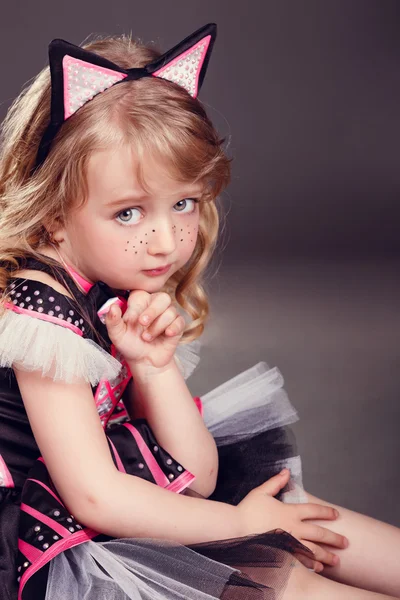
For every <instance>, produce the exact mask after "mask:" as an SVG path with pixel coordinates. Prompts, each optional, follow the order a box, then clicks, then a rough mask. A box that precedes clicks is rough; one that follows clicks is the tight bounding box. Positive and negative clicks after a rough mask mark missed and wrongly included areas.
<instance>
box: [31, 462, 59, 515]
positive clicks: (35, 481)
mask: <svg viewBox="0 0 400 600" xmlns="http://www.w3.org/2000/svg"><path fill="white" fill-rule="evenodd" d="M38 460H40V459H39V458H38ZM42 462H43V463H44V460H43V459H42ZM27 481H33V482H34V483H37V484H38V485H40V486H41V487H42V488H44V489H45V490H46V492H48V493H49V494H51V495H52V496H53V498H55V499H56V500H57V501H58V502H59V503H60V504H61V506H64V504H63V503H62V502H61V500H60V498H59V497H58V496H56V494H55V493H54V492H53V491H52V490H51V489H50V488H49V487H48V486H47V485H46V484H45V483H42V482H41V481H38V480H37V479H27Z"/></svg>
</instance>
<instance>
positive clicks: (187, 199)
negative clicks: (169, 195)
mask: <svg viewBox="0 0 400 600" xmlns="http://www.w3.org/2000/svg"><path fill="white" fill-rule="evenodd" d="M188 201H189V202H194V203H195V204H198V203H199V202H200V200H198V199H197V198H185V199H184V200H179V202H177V203H176V204H175V206H177V205H178V204H181V202H186V203H187V202H188ZM194 211H195V207H193V210H191V211H190V210H189V211H187V212H189V213H190V212H194ZM178 212H182V211H181V210H180V211H178Z"/></svg>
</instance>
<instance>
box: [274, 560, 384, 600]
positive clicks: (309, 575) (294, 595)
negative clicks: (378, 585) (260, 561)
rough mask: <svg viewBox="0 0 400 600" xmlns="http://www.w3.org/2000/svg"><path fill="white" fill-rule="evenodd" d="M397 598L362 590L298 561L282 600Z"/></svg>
mask: <svg viewBox="0 0 400 600" xmlns="http://www.w3.org/2000/svg"><path fill="white" fill-rule="evenodd" d="M338 598H340V600H395V597H394V596H386V595H382V594H377V593H375V592H368V591H367V590H360V589H358V588H354V587H351V586H348V585H344V584H342V583H338V582H336V581H332V580H330V579H326V578H325V577H321V576H320V575H319V574H317V573H314V572H313V571H310V570H308V569H306V568H305V567H304V565H302V564H301V563H298V564H297V563H296V566H295V567H293V569H292V574H291V575H290V578H289V581H288V584H287V586H286V589H285V591H284V593H283V596H282V600H338Z"/></svg>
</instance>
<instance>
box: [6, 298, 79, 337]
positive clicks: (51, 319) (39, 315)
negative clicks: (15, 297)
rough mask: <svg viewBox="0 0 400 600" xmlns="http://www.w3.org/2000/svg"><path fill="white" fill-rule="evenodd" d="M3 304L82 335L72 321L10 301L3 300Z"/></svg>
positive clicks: (17, 311)
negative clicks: (21, 306) (22, 306)
mask: <svg viewBox="0 0 400 600" xmlns="http://www.w3.org/2000/svg"><path fill="white" fill-rule="evenodd" d="M4 306H5V307H6V308H9V309H11V310H12V311H13V312H15V313H18V314H20V315H29V316H30V317H34V318H35V319H40V320H41V321H49V323H55V324H56V325H61V327H65V328H66V329H70V330H71V331H73V332H74V333H76V334H78V335H80V336H83V333H82V331H81V330H80V329H79V327H77V326H76V325H73V324H72V323H68V321H64V320H63V319H59V318H58V317H51V316H50V315H47V314H45V313H38V312H36V311H35V310H29V309H27V308H20V307H19V306H17V305H16V304H13V303H12V302H5V303H4Z"/></svg>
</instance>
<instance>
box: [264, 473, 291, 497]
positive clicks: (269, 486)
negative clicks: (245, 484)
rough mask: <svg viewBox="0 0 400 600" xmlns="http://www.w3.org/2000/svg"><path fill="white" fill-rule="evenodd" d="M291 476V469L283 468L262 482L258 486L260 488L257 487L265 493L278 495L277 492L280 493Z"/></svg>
mask: <svg viewBox="0 0 400 600" xmlns="http://www.w3.org/2000/svg"><path fill="white" fill-rule="evenodd" d="M289 477H290V471H289V469H283V470H282V471H281V472H280V473H277V474H276V475H274V476H273V477H271V478H270V479H268V480H267V481H265V482H264V483H262V484H261V485H260V486H258V488H256V489H258V490H259V491H260V492H262V493H263V494H265V495H268V496H276V494H278V492H279V491H280V490H281V489H282V488H283V487H285V485H286V484H287V482H288V479H289Z"/></svg>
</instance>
